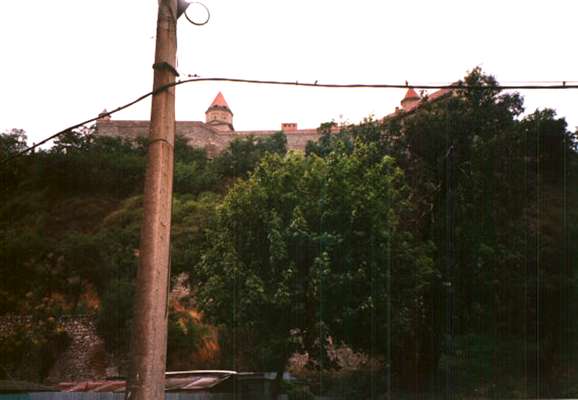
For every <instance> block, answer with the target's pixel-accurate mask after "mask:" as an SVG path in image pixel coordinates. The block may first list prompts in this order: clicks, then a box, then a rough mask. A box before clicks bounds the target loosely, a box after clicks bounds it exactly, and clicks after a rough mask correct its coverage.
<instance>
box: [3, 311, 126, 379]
mask: <svg viewBox="0 0 578 400" xmlns="http://www.w3.org/2000/svg"><path fill="white" fill-rule="evenodd" d="M58 322H59V323H60V324H61V325H62V327H63V329H64V331H65V332H66V334H67V335H68V337H69V338H70V344H69V346H68V347H67V349H66V350H65V351H64V352H63V353H62V354H61V355H60V356H59V357H58V359H57V360H56V362H55V363H54V365H53V366H52V368H51V370H50V373H49V376H48V378H47V382H62V381H80V380H84V379H101V378H105V377H106V376H107V375H115V374H118V368H117V367H116V365H114V361H113V360H112V359H111V357H110V356H109V355H107V354H106V352H105V349H104V341H103V340H102V339H101V338H100V337H98V335H97V334H96V317H95V316H93V315H78V316H63V317H60V318H59V319H58ZM31 323H32V317H29V316H1V317H0V339H2V338H4V337H7V336H9V335H11V334H13V333H14V332H16V331H17V330H18V328H19V327H22V326H26V325H27V324H31Z"/></svg>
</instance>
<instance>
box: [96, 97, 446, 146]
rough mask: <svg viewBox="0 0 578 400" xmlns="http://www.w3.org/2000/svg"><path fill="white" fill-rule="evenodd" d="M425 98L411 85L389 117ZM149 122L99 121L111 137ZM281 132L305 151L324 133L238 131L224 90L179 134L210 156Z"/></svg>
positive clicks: (144, 128)
mask: <svg viewBox="0 0 578 400" xmlns="http://www.w3.org/2000/svg"><path fill="white" fill-rule="evenodd" d="M449 94H450V91H449V90H448V89H442V90H438V91H437V92H435V93H432V94H431V95H430V96H428V97H427V101H430V102H431V101H437V100H439V99H441V98H444V97H446V96H447V95H449ZM423 100H424V98H423V97H420V96H419V95H418V94H417V92H416V91H415V90H414V89H412V88H409V89H408V90H407V92H406V94H405V96H404V98H403V99H402V100H401V104H400V105H401V107H396V109H395V112H394V113H392V114H389V115H388V116H386V117H385V118H390V117H395V116H401V115H406V114H409V113H412V112H413V111H415V110H416V109H417V108H418V107H419V104H420V103H421V102H422V101H423ZM149 125H150V123H149V121H121V120H112V119H111V118H110V115H108V113H107V112H106V110H105V111H103V112H102V113H101V117H100V118H99V119H98V121H97V123H96V132H97V134H98V135H103V136H111V137H123V138H138V137H147V136H148V134H149ZM279 131H282V132H283V133H284V134H285V135H286V137H287V148H288V149H289V150H298V151H304V150H305V146H306V145H307V142H309V141H317V140H318V139H319V137H320V136H321V135H320V133H319V132H318V130H317V129H298V128H297V124H296V123H294V122H291V123H282V124H281V129H279V130H264V131H263V130H262V131H236V130H235V128H234V125H233V112H232V111H231V108H230V107H229V105H228V104H227V101H226V100H225V97H224V96H223V94H222V93H221V92H219V93H218V94H217V96H216V97H215V99H214V100H213V102H212V103H211V105H210V106H209V108H208V109H207V111H206V112H205V122H202V121H177V122H176V131H175V133H176V134H177V135H179V136H182V137H183V138H185V139H186V141H187V143H188V144H189V145H191V146H193V147H197V148H204V149H205V150H207V153H208V154H209V156H215V155H216V154H218V153H220V152H222V151H223V150H225V149H226V148H227V147H228V145H229V143H230V142H231V141H232V140H233V139H235V138H243V137H249V136H254V137H264V136H271V135H273V134H274V133H276V132H279ZM332 131H333V132H337V131H339V128H338V127H337V126H334V127H333V128H332Z"/></svg>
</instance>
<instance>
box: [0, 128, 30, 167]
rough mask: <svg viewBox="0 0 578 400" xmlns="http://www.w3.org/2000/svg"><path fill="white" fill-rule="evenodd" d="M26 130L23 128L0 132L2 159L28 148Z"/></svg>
mask: <svg viewBox="0 0 578 400" xmlns="http://www.w3.org/2000/svg"><path fill="white" fill-rule="evenodd" d="M26 140H27V137H26V132H25V131H24V130H22V129H11V130H9V131H7V132H3V133H1V134H0V160H1V159H3V158H5V157H7V156H8V155H11V154H15V153H18V152H21V151H22V150H24V149H26V147H27V144H26Z"/></svg>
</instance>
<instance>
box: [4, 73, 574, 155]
mask: <svg viewBox="0 0 578 400" xmlns="http://www.w3.org/2000/svg"><path fill="white" fill-rule="evenodd" d="M188 77H189V79H184V80H179V81H176V82H172V83H168V84H166V85H163V86H160V87H159V88H158V89H155V90H153V91H150V92H148V93H147V94H144V95H142V96H140V97H139V98H137V99H135V100H133V101H131V102H130V103H127V104H125V105H123V106H120V107H118V108H115V109H114V110H112V111H108V112H106V113H102V114H99V115H98V116H97V117H94V118H90V119H87V120H86V121H83V122H80V123H78V124H76V125H72V126H70V127H68V128H66V129H63V130H62V131H60V132H58V133H55V134H54V135H52V136H49V137H48V138H46V139H44V140H42V141H40V142H38V143H36V144H34V145H33V146H30V147H28V148H26V149H24V150H21V151H19V152H17V153H16V154H14V155H13V156H11V157H8V158H6V159H4V160H2V161H0V166H2V165H4V164H6V163H8V162H10V161H11V160H13V159H15V158H17V157H19V156H21V155H23V154H26V153H28V152H30V151H32V150H34V149H36V148H38V147H39V146H42V145H43V144H45V143H46V142H49V141H50V140H53V139H55V138H57V137H58V136H60V135H63V134H65V133H66V132H69V131H72V130H73V129H77V128H80V127H81V126H83V125H86V124H89V123H91V122H94V121H96V120H98V119H100V118H102V117H107V116H110V115H112V114H115V113H117V112H119V111H122V110H124V109H126V108H128V107H131V106H133V105H135V104H137V103H139V102H141V101H143V100H144V99H146V98H147V97H149V96H154V95H156V94H157V93H160V92H162V91H164V90H167V89H170V88H172V87H175V86H179V85H183V84H185V83H196V82H230V83H249V84H257V85H278V86H304V87H316V88H332V89H362V88H366V89H448V90H451V89H461V90H490V89H493V90H565V89H578V84H576V83H575V81H559V82H557V83H554V84H546V85H544V84H536V83H531V84H525V85H467V84H464V83H463V82H457V83H452V84H449V85H431V84H419V85H410V84H408V83H405V84H392V83H377V84H365V83H348V84H340V83H319V82H318V81H315V82H314V83H307V82H299V81H294V82H293V81H277V80H261V79H242V78H201V77H198V76H197V75H188Z"/></svg>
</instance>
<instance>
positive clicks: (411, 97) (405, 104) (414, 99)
mask: <svg viewBox="0 0 578 400" xmlns="http://www.w3.org/2000/svg"><path fill="white" fill-rule="evenodd" d="M419 101H420V98H419V95H418V94H417V93H416V91H415V90H413V88H409V89H408V90H407V93H406V94H405V97H404V98H403V99H402V100H401V108H403V109H404V110H405V111H407V110H410V109H411V108H413V107H414V106H415V105H417V104H418V103H419Z"/></svg>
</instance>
